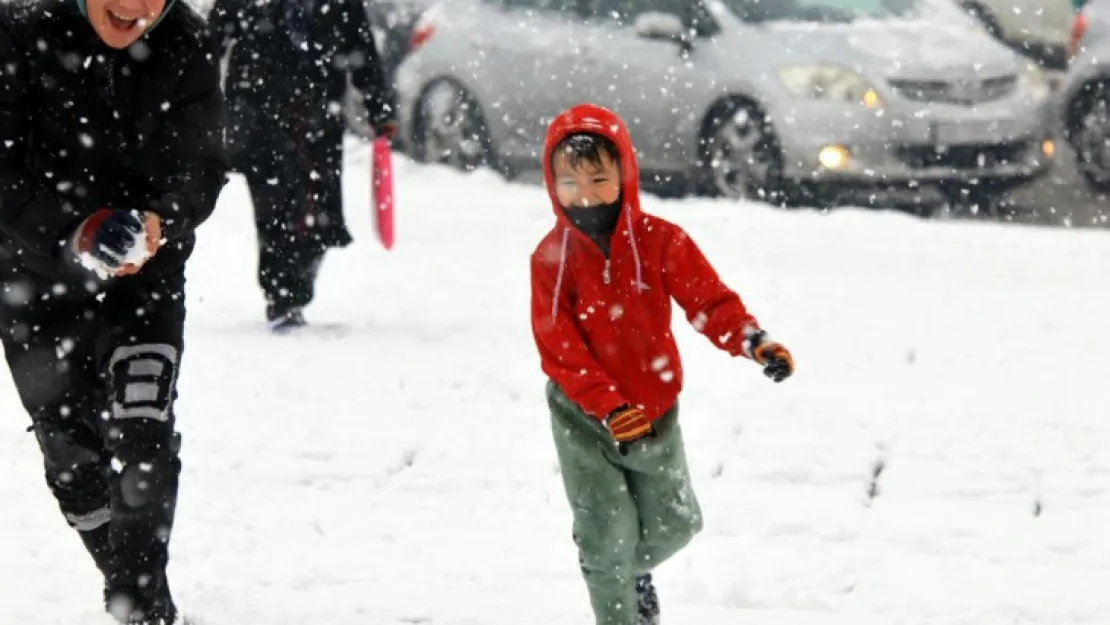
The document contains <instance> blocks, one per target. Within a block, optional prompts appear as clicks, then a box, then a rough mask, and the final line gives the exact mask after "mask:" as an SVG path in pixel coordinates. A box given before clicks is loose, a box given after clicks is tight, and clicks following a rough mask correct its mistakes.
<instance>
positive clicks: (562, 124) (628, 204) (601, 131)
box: [543, 104, 640, 231]
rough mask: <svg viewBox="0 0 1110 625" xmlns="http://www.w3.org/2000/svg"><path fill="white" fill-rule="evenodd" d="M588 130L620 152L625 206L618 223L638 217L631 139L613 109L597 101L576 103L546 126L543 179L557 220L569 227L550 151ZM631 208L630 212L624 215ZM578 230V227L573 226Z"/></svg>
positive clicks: (637, 186) (636, 171) (637, 185)
mask: <svg viewBox="0 0 1110 625" xmlns="http://www.w3.org/2000/svg"><path fill="white" fill-rule="evenodd" d="M579 132H589V133H593V134H597V135H601V136H603V137H605V138H607V139H609V140H610V141H612V142H613V143H615V144H616V146H617V152H618V154H619V155H620V171H621V198H622V199H623V201H624V205H623V206H622V207H621V216H620V220H621V221H620V222H618V223H627V222H625V221H624V220H628V219H629V217H631V220H629V221H635V220H636V218H637V217H639V216H640V168H639V166H638V165H637V164H636V153H635V152H634V151H633V150H632V139H631V137H629V136H628V129H627V128H625V127H624V122H623V121H621V118H620V117H617V114H616V113H614V112H613V111H610V110H609V109H607V108H603V107H600V106H597V105H596V104H579V105H578V106H575V107H572V108H569V109H567V110H565V111H563V112H562V113H561V114H559V116H558V117H556V118H555V119H553V120H552V121H551V125H550V126H548V127H547V137H546V138H545V139H544V142H543V180H544V184H546V185H547V194H548V196H550V197H551V207H552V209H553V210H554V211H555V216H556V218H558V220H559V222H560V223H561V224H563V225H565V226H567V227H570V222H569V221H568V220H567V218H566V215H565V213H564V212H563V207H562V206H560V205H559V200H558V198H557V197H556V196H555V175H554V174H553V173H552V169H551V152H552V151H553V150H554V149H555V146H556V145H558V144H559V142H560V141H562V140H563V139H565V138H567V137H568V136H569V135H572V134H575V133H579ZM625 211H631V212H632V214H631V215H625ZM573 230H575V231H577V228H573Z"/></svg>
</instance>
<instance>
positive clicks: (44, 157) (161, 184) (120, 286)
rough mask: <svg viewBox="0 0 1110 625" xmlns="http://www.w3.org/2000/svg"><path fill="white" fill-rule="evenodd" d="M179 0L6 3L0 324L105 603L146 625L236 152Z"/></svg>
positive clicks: (201, 39)
mask: <svg viewBox="0 0 1110 625" xmlns="http://www.w3.org/2000/svg"><path fill="white" fill-rule="evenodd" d="M168 1H169V2H170V3H171V5H169V6H168V5H167V0H87V5H86V4H85V2H84V1H82V2H81V3H79V2H78V0H16V1H15V2H5V3H3V4H0V143H2V145H3V147H2V148H0V283H2V285H0V287H2V293H3V297H0V339H2V342H3V347H4V356H5V358H6V360H7V363H8V367H9V369H10V371H11V375H12V378H13V380H14V382H15V386H16V388H17V389H18V392H19V395H20V399H21V401H22V403H23V405H24V407H25V408H26V410H27V412H28V413H30V416H31V422H32V425H31V427H30V428H29V429H30V430H31V431H33V432H34V434H35V436H36V438H37V440H38V443H39V446H40V448H41V450H42V453H43V458H44V465H45V471H46V482H47V485H48V486H49V487H50V489H51V491H52V492H53V494H54V496H55V498H56V499H57V501H58V504H59V507H60V508H61V511H62V513H63V515H64V517H65V520H66V521H67V522H68V524H69V525H70V526H71V527H73V528H74V529H76V530H77V532H78V533H79V535H80V536H81V538H82V540H83V541H84V543H85V546H86V547H87V548H88V550H89V552H90V553H91V554H92V556H93V559H94V561H95V563H96V565H97V567H98V568H99V569H100V570H101V572H102V573H103V574H104V578H105V602H106V606H107V608H108V611H109V612H111V613H112V614H113V615H114V616H116V617H117V619H119V620H120V621H121V622H124V623H142V624H144V625H168V624H169V623H172V622H173V621H174V620H175V616H176V608H175V606H174V603H173V599H172V597H171V594H170V590H169V587H168V584H167V580H166V576H165V571H166V564H167V558H168V556H167V544H168V541H169V537H170V531H171V529H172V526H173V519H174V510H175V505H176V501H177V485H178V475H179V472H180V467H181V464H180V460H179V457H178V448H179V445H180V437H179V435H178V434H177V433H176V431H175V425H174V413H173V402H174V400H175V399H176V396H177V391H176V381H177V375H178V367H179V365H180V358H181V352H182V348H183V337H182V332H183V325H184V319H185V292H184V285H185V262H186V260H187V259H188V258H189V256H190V254H191V252H192V249H193V244H194V234H193V232H194V230H195V229H196V228H197V227H198V226H199V225H201V224H202V223H203V222H204V221H205V220H206V219H207V218H208V217H209V215H210V214H211V213H212V210H213V207H214V205H215V202H216V199H217V197H218V195H219V192H220V189H221V188H222V187H223V185H224V183H225V181H226V176H227V171H228V167H229V165H228V162H227V157H226V153H225V148H224V145H223V136H222V135H223V131H224V125H225V120H224V115H225V112H224V102H223V95H222V93H221V91H220V88H219V67H218V59H217V57H216V55H215V54H214V53H213V50H212V49H211V48H210V45H211V39H210V37H209V36H208V35H207V33H206V32H205V27H204V22H203V20H202V19H201V18H200V17H199V16H198V15H197V14H196V13H194V12H192V11H191V10H190V9H189V8H187V6H186V5H185V4H183V3H178V4H172V1H173V0H168ZM154 26H156V27H154ZM5 416H7V415H5Z"/></svg>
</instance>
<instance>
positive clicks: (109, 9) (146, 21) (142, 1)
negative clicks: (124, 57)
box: [85, 0, 166, 50]
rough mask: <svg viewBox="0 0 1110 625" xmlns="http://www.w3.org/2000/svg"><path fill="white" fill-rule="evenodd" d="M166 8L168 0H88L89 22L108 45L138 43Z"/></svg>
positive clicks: (122, 47)
mask: <svg viewBox="0 0 1110 625" xmlns="http://www.w3.org/2000/svg"><path fill="white" fill-rule="evenodd" d="M165 8H166V0H86V3H85V10H86V12H87V13H88V14H89V22H90V23H91V24H92V27H93V30H94V31H96V34H97V35H98V36H99V37H100V39H101V40H102V41H103V42H104V43H106V44H108V46H109V47H112V48H115V49H117V50H122V49H124V48H126V47H127V46H130V45H131V44H133V43H135V40H137V39H138V38H139V37H141V36H142V34H143V32H145V31H146V29H147V28H149V27H150V25H151V24H153V23H154V20H156V19H158V16H159V15H161V14H162V11H163V10H164V9H165Z"/></svg>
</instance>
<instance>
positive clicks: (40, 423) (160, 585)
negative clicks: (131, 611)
mask: <svg viewBox="0 0 1110 625" xmlns="http://www.w3.org/2000/svg"><path fill="white" fill-rule="evenodd" d="M0 289H2V294H3V297H2V298H0V340H2V342H3V346H4V356H5V359H6V360H7V363H8V367H9V370H10V372H11V375H12V379H13V380H14V382H15V386H16V388H17V390H18V392H19V397H20V400H21V401H22V403H23V406H24V408H25V409H26V410H27V412H28V413H29V414H30V416H31V422H32V426H31V428H30V430H31V431H33V432H34V434H35V437H36V438H37V440H38V443H39V447H40V448H41V450H42V454H43V460H44V467H45V472H46V484H47V486H48V487H49V488H50V490H51V491H52V492H53V494H54V497H55V498H56V499H57V501H58V505H59V507H60V508H61V511H62V514H63V515H64V516H65V520H66V522H67V523H68V524H69V525H70V526H71V527H73V528H74V529H76V530H77V531H78V532H79V533H80V535H81V538H82V539H83V540H84V542H85V544H86V546H87V547H88V549H89V551H90V552H91V553H92V555H93V557H94V560H95V561H96V565H97V567H98V568H100V570H101V572H103V573H104V576H105V580H106V586H107V589H108V590H109V591H113V592H120V593H124V594H125V595H126V596H127V597H128V598H130V599H132V600H133V601H134V602H136V603H137V604H138V607H140V608H141V609H144V610H154V611H156V612H157V611H161V612H163V613H165V611H166V610H170V609H172V608H169V607H167V606H165V605H160V606H156V605H153V603H159V604H162V603H170V604H172V601H171V600H170V599H169V592H168V587H167V586H166V584H165V570H166V564H167V560H168V554H167V547H168V542H169V538H170V532H171V529H172V527H173V519H174V511H175V507H176V501H177V486H178V475H179V473H180V470H181V462H180V460H179V458H178V451H179V448H180V436H179V435H178V434H177V433H176V432H175V430H174V414H173V402H174V400H175V399H176V396H177V391H176V382H177V373H178V368H179V366H180V362H181V351H182V347H183V344H182V331H183V326H184V323H185V277H184V273H183V272H182V271H180V270H179V271H176V272H174V273H171V274H169V275H167V276H164V277H161V278H154V279H151V278H142V277H138V276H136V277H129V278H124V279H122V280H120V281H119V282H117V283H115V284H113V285H111V286H109V287H108V288H107V290H106V291H104V292H103V294H102V295H103V297H102V299H101V300H100V301H98V300H97V298H95V297H93V296H91V295H89V294H87V293H73V294H69V295H66V294H62V295H59V294H57V293H54V292H53V289H52V285H51V283H50V282H49V281H44V280H41V279H38V278H36V277H34V276H31V275H28V274H26V273H21V272H20V271H19V270H16V269H13V268H12V267H10V266H5V265H0Z"/></svg>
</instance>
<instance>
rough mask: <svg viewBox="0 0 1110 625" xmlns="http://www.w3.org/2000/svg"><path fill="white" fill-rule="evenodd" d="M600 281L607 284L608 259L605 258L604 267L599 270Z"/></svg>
mask: <svg viewBox="0 0 1110 625" xmlns="http://www.w3.org/2000/svg"><path fill="white" fill-rule="evenodd" d="M601 281H602V282H604V283H605V284H609V259H608V258H606V259H605V269H604V270H602V272H601Z"/></svg>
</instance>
